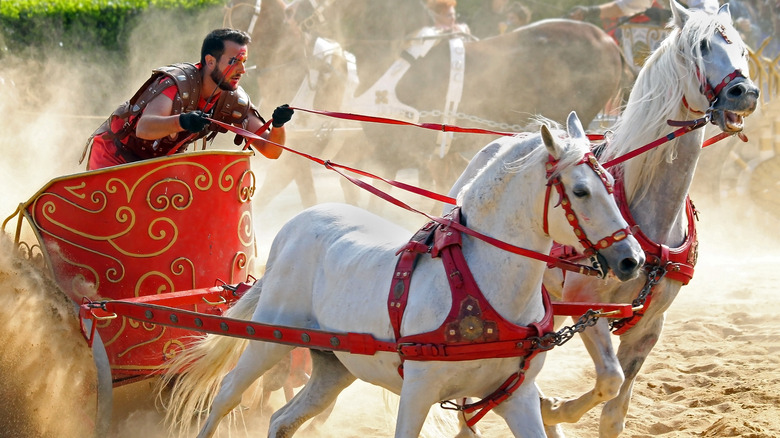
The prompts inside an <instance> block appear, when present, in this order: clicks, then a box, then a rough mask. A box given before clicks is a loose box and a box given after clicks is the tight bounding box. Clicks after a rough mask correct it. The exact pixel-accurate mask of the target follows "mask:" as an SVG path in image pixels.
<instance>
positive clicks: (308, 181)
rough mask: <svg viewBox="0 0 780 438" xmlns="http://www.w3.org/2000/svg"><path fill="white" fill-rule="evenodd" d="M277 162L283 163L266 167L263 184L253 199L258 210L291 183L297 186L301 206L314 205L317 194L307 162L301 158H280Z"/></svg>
mask: <svg viewBox="0 0 780 438" xmlns="http://www.w3.org/2000/svg"><path fill="white" fill-rule="evenodd" d="M279 160H280V161H282V160H283V161H282V162H277V163H271V164H270V165H269V166H268V169H267V171H266V174H265V179H263V184H262V185H261V186H260V190H258V196H257V198H255V201H254V202H255V204H256V205H259V206H260V208H264V207H266V206H267V205H268V204H270V203H271V201H273V200H274V199H275V198H276V197H277V196H278V195H279V193H281V192H282V191H283V190H284V189H285V188H287V186H289V185H290V183H292V182H293V181H295V183H296V185H297V186H298V193H299V194H300V197H301V204H303V206H304V207H311V206H312V205H314V204H316V203H317V194H316V191H315V190H314V182H313V179H312V174H311V167H310V165H309V162H308V161H307V160H305V159H303V158H301V157H286V156H282V157H280V158H279Z"/></svg>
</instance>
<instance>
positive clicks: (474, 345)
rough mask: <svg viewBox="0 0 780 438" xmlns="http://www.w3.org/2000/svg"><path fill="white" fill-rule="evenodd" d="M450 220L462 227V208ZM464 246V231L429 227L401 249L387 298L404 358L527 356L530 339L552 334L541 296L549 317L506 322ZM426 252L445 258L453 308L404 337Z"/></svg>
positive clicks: (546, 300)
mask: <svg viewBox="0 0 780 438" xmlns="http://www.w3.org/2000/svg"><path fill="white" fill-rule="evenodd" d="M451 219H452V220H453V221H454V222H455V221H458V222H459V220H460V210H459V209H455V210H454V211H453V213H452V217H451ZM431 241H432V242H431ZM461 243H462V235H461V233H460V232H458V231H456V230H453V229H450V228H449V227H448V226H446V225H440V224H438V223H437V222H429V223H428V224H426V225H425V226H424V227H423V228H422V229H421V230H420V231H418V232H417V233H416V234H415V235H414V237H412V239H411V240H410V241H409V243H408V244H407V245H406V246H405V247H404V248H403V249H401V251H400V254H401V256H400V257H399V259H398V262H397V265H396V270H395V273H394V277H393V281H392V283H391V286H390V296H389V298H388V309H389V313H390V321H391V322H392V326H393V331H394V333H395V337H396V339H397V342H398V351H399V353H400V354H401V358H402V359H407V360H444V361H452V360H471V359H484V358H486V357H493V358H498V357H519V356H528V355H529V354H531V352H532V347H533V346H534V341H533V340H532V339H531V338H535V337H538V336H542V335H543V334H545V333H547V332H550V331H552V330H553V313H552V305H551V304H550V299H549V296H547V293H546V292H543V297H544V308H545V315H544V317H543V318H542V320H541V321H539V322H537V323H532V324H530V325H528V326H518V325H515V324H513V323H511V322H509V321H507V320H506V319H504V318H503V317H502V316H501V315H500V314H499V313H498V312H497V311H496V310H495V309H494V308H493V307H492V306H491V305H490V303H488V301H487V300H486V299H485V297H484V295H483V294H482V292H481V291H480V289H479V286H478V285H477V283H476V281H475V280H474V277H473V276H472V274H471V271H470V270H469V267H468V265H467V264H466V260H465V258H464V256H463V251H462V248H461ZM422 253H430V255H431V257H441V259H442V263H443V265H444V270H445V272H446V273H447V279H448V280H449V283H450V289H451V291H452V307H451V309H450V313H449V315H448V316H447V318H446V319H445V320H444V322H443V323H442V325H441V326H440V327H439V328H438V329H436V330H433V331H431V332H427V333H420V334H415V335H411V336H403V337H402V336H401V334H400V329H401V321H402V319H403V313H404V309H405V308H406V303H407V299H408V296H409V284H410V283H411V277H412V271H413V270H414V265H415V262H416V260H417V257H418V255H419V254H422Z"/></svg>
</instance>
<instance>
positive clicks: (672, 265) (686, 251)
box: [615, 179, 699, 285]
mask: <svg viewBox="0 0 780 438" xmlns="http://www.w3.org/2000/svg"><path fill="white" fill-rule="evenodd" d="M615 201H617V204H618V206H619V207H620V212H621V213H622V214H623V218H624V219H625V220H626V222H628V226H629V227H631V229H632V230H635V231H634V237H635V238H636V240H637V241H639V244H640V245H641V246H642V249H643V250H644V251H645V255H646V256H647V257H646V260H647V262H646V265H661V266H665V267H666V277H668V278H670V279H672V280H676V281H679V282H681V283H682V284H683V285H686V284H688V282H689V281H691V279H692V278H693V268H694V266H696V258H697V256H698V247H699V241H698V239H697V237H696V210H695V208H694V206H693V202H692V201H691V198H690V197H689V198H686V201H685V214H686V216H687V219H688V232H687V235H686V236H685V241H684V242H683V243H682V244H681V245H680V246H678V247H677V248H669V247H668V246H666V245H664V244H661V243H655V242H653V241H652V240H651V239H650V238H649V237H647V235H645V233H643V232H642V230H641V229H639V227H638V226H637V224H636V221H635V220H634V217H633V216H632V215H631V210H629V208H628V201H627V200H626V191H625V187H624V186H623V181H622V179H618V180H617V181H616V182H615Z"/></svg>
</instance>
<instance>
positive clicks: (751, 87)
mask: <svg viewBox="0 0 780 438" xmlns="http://www.w3.org/2000/svg"><path fill="white" fill-rule="evenodd" d="M759 95H760V90H759V89H758V87H756V86H755V84H753V82H752V81H750V80H749V79H742V80H735V81H732V82H731V83H730V84H728V86H726V87H724V88H723V90H721V92H720V94H719V95H718V97H717V99H716V100H715V103H714V104H713V105H712V112H711V120H712V123H713V124H715V125H718V127H719V128H720V129H721V130H722V131H724V132H734V133H736V132H741V131H742V130H743V129H744V127H745V117H747V116H749V115H751V114H753V112H754V111H755V110H756V107H757V106H758V97H759Z"/></svg>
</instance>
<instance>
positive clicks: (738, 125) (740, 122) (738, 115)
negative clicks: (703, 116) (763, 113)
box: [712, 109, 753, 132]
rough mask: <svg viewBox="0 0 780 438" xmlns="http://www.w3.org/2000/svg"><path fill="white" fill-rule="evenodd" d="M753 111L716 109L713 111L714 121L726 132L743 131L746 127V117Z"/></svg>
mask: <svg viewBox="0 0 780 438" xmlns="http://www.w3.org/2000/svg"><path fill="white" fill-rule="evenodd" d="M752 113H753V111H727V110H722V109H715V110H713V111H712V123H714V124H716V125H718V127H719V128H720V129H721V130H723V131H724V132H742V129H744V127H745V117H747V116H749V115H750V114H752Z"/></svg>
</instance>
